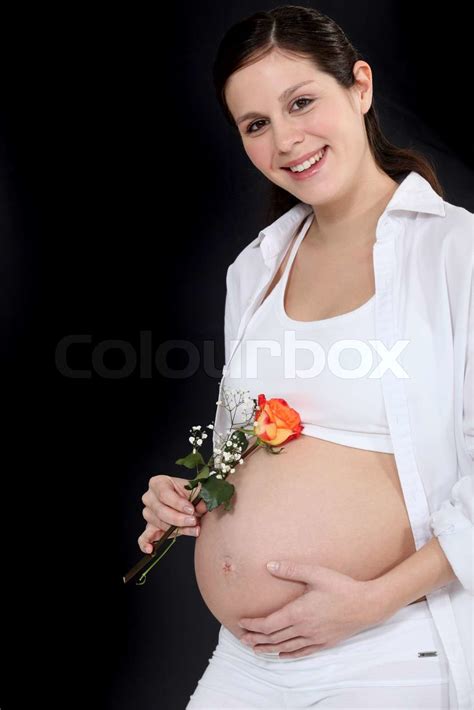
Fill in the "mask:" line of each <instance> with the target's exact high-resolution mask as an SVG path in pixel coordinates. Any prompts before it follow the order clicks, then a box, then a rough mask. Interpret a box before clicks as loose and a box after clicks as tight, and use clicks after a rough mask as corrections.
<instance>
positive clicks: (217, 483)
mask: <svg viewBox="0 0 474 710" xmlns="http://www.w3.org/2000/svg"><path fill="white" fill-rule="evenodd" d="M234 491H235V486H233V485H232V484H231V483H228V482H227V481H226V480H225V478H217V477H216V476H209V478H207V479H206V480H205V481H204V482H203V483H202V487H201V492H200V496H201V498H202V499H203V500H204V501H205V502H206V505H207V509H208V511H211V510H214V508H217V507H218V506H219V505H221V504H222V503H223V504H224V508H225V509H226V510H231V506H230V499H231V498H232V496H233V495H234Z"/></svg>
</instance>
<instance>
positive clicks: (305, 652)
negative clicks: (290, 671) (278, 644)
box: [278, 643, 328, 658]
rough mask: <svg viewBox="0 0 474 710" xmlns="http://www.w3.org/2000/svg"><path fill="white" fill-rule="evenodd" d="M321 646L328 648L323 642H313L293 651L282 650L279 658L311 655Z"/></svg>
mask: <svg viewBox="0 0 474 710" xmlns="http://www.w3.org/2000/svg"><path fill="white" fill-rule="evenodd" d="M322 648H328V647H327V646H326V644H325V643H314V644H312V645H311V646H306V648H304V649H302V650H301V651H293V652H284V651H283V652H282V653H280V654H278V655H279V658H302V657H303V656H311V655H312V654H313V653H315V652H316V651H320V650H321V649H322Z"/></svg>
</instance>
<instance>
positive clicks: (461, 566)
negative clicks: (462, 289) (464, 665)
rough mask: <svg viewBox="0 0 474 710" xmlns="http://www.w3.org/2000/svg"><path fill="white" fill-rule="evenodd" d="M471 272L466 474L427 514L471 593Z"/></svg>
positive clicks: (473, 457) (473, 440) (473, 527)
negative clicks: (438, 505)
mask: <svg viewBox="0 0 474 710" xmlns="http://www.w3.org/2000/svg"><path fill="white" fill-rule="evenodd" d="M473 284H474V276H473V278H472V279H471V298H470V307H469V316H468V333H467V353H466V366H465V370H464V386H463V435H464V441H465V445H466V449H467V451H468V454H469V457H470V463H471V470H470V475H467V476H463V477H462V478H460V479H459V480H458V481H456V483H455V485H454V486H453V487H452V489H451V493H450V496H449V498H448V499H447V500H445V501H443V503H442V505H441V507H440V508H439V509H438V510H436V511H435V512H434V513H433V514H432V515H431V517H430V526H431V529H432V531H433V534H434V535H435V536H436V537H437V538H438V541H439V544H440V545H441V547H442V549H443V552H444V554H445V555H446V557H447V558H448V561H449V563H450V565H451V567H452V568H453V572H454V574H455V575H456V577H457V578H458V579H459V581H460V582H461V584H462V585H463V587H464V588H465V589H467V590H468V591H469V592H471V594H474V297H473V292H474V286H473Z"/></svg>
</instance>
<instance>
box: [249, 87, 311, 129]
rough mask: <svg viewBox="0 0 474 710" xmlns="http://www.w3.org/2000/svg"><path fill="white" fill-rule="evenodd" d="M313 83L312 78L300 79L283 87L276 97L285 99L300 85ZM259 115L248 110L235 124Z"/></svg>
mask: <svg viewBox="0 0 474 710" xmlns="http://www.w3.org/2000/svg"><path fill="white" fill-rule="evenodd" d="M313 83H314V79H309V80H308V81H301V82H300V83H299V84H294V86H290V87H288V89H285V91H284V92H283V93H282V94H281V95H280V96H279V97H278V101H280V102H283V101H286V99H288V98H289V97H290V96H291V94H292V93H293V92H294V91H296V89H299V88H300V87H301V86H305V85H306V84H313ZM260 115H261V114H260V113H256V112H255V111H249V112H248V113H244V115H243V116H240V118H238V119H237V121H236V124H237V125H239V123H242V121H245V120H246V119H248V118H257V117H258V116H260Z"/></svg>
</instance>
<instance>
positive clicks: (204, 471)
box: [194, 466, 210, 481]
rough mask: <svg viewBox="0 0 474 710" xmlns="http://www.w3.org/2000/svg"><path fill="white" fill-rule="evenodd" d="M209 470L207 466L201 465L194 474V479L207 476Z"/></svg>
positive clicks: (197, 479)
mask: <svg viewBox="0 0 474 710" xmlns="http://www.w3.org/2000/svg"><path fill="white" fill-rule="evenodd" d="M209 470H210V469H209V466H203V467H202V468H201V470H200V471H199V473H198V475H197V476H194V480H195V481H199V480H200V479H201V478H207V477H208V476H209Z"/></svg>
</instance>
